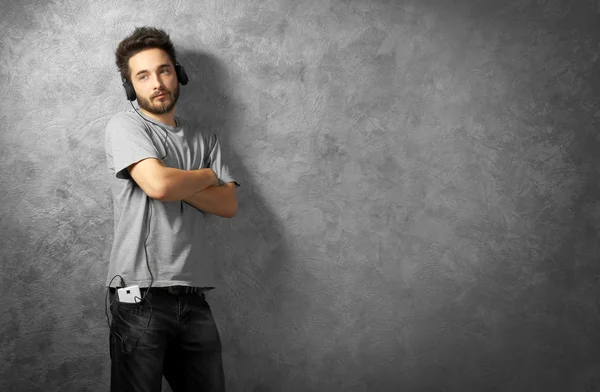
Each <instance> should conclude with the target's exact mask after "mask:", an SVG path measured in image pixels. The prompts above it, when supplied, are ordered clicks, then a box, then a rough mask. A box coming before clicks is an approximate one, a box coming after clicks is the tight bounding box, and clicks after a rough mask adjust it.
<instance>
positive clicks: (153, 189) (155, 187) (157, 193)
mask: <svg viewBox="0 0 600 392" xmlns="http://www.w3.org/2000/svg"><path fill="white" fill-rule="evenodd" d="M146 194H147V195H148V196H149V197H150V198H152V199H156V200H158V201H170V200H169V193H168V189H167V186H166V185H165V184H164V183H163V182H158V181H157V182H156V183H154V184H152V185H151V186H150V187H149V189H148V190H147V191H146Z"/></svg>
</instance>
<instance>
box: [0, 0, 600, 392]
mask: <svg viewBox="0 0 600 392" xmlns="http://www.w3.org/2000/svg"><path fill="white" fill-rule="evenodd" d="M141 25H153V26H158V27H162V28H164V29H166V30H167V31H168V32H169V33H170V34H171V36H172V39H173V40H174V41H175V44H176V47H177V49H178V50H179V60H180V61H181V63H182V64H184V66H185V67H186V69H187V71H188V73H189V74H190V76H191V78H192V82H191V83H190V84H189V85H188V86H186V87H184V88H182V90H181V92H182V95H181V98H180V104H179V109H178V114H181V115H184V116H187V117H193V118H195V119H196V120H198V122H199V123H200V124H202V126H211V127H215V128H216V129H218V132H219V137H220V138H221V141H222V144H223V148H224V149H225V157H226V158H227V159H228V161H229V163H230V167H231V168H232V171H233V173H234V174H235V175H236V177H237V178H238V179H239V180H240V182H241V183H242V184H243V186H242V187H241V188H239V189H238V198H239V201H240V205H239V211H238V214H237V216H236V217H234V218H233V219H231V220H227V219H223V218H218V217H216V216H213V217H211V218H210V219H209V225H210V226H209V229H208V231H209V233H210V235H209V238H210V244H211V246H210V248H209V249H207V252H208V253H209V254H210V255H212V257H213V260H214V262H215V263H217V264H218V266H219V267H218V270H219V282H218V289H217V290H216V291H215V292H214V293H212V294H211V295H210V296H209V298H208V299H209V302H210V304H211V306H212V308H213V312H214V314H215V317H216V319H217V323H218V325H219V328H220V331H221V336H222V340H223V345H224V361H225V369H226V377H227V384H228V388H229V390H230V391H250V392H276V391H351V392H354V391H356V392H358V391H400V390H402V391H592V390H600V354H599V350H598V347H599V345H600V334H598V331H599V328H600V309H599V307H598V297H599V295H600V289H599V283H600V282H599V277H600V266H599V265H598V258H599V255H600V249H599V244H600V242H599V235H600V202H599V197H600V188H599V186H598V179H599V178H600V177H599V174H600V173H599V169H598V167H599V164H600V156H599V154H598V151H600V141H599V138H598V125H599V124H600V88H599V86H600V83H599V75H600V67H599V64H600V61H599V56H600V44H599V38H600V28H599V26H600V2H598V1H560V0H537V1H533V0H531V1H527V0H524V1H493V0H479V1H476V0H472V1H467V0H463V1H461V0H457V1H446V0H437V1H433V0H430V1H405V2H403V1H393V0H388V1H383V0H381V1H376V0H371V1H369V0H355V1H334V0H330V1H329V0H323V1H313V0H294V1H292V0H267V1H259V0H247V1H232V0H202V1H193V2H192V1H189V2H185V1H174V2H165V1H144V2H141V1H139V2H125V1H115V0H107V1H102V2H100V1H90V0H87V1H29V0H28V1H22V2H21V1H16V0H13V1H6V0H4V1H2V3H1V16H0V33H1V34H0V45H1V46H0V86H1V91H2V97H0V120H1V121H0V127H1V136H0V137H1V143H0V189H1V192H2V193H1V195H2V203H0V211H1V217H0V222H1V232H0V390H1V391H9V392H10V391H54V392H58V391H106V390H108V385H109V364H110V362H109V355H108V326H107V320H106V316H105V313H104V312H105V310H104V298H105V294H106V291H105V288H104V287H103V283H104V279H105V276H106V270H107V262H108V255H109V251H110V245H111V242H112V204H111V203H112V201H111V198H110V193H109V190H108V185H107V181H106V175H107V174H106V162H105V158H104V145H103V143H104V127H105V125H106V123H107V121H108V119H109V117H110V116H111V115H112V114H113V113H115V112H117V111H121V110H127V109H128V108H129V105H128V102H127V101H126V100H125V96H124V93H123V90H122V88H121V85H120V80H119V78H118V75H117V71H116V67H115V66H114V55H113V52H114V49H115V48H116V45H117V43H118V42H119V41H120V40H121V39H122V38H123V37H125V36H126V35H127V34H129V33H130V32H131V31H132V30H133V28H134V27H135V26H141ZM165 390H169V389H168V387H165Z"/></svg>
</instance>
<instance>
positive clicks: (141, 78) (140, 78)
mask: <svg viewBox="0 0 600 392" xmlns="http://www.w3.org/2000/svg"><path fill="white" fill-rule="evenodd" d="M147 77H148V76H146V75H142V76H140V77H139V80H144V78H147Z"/></svg>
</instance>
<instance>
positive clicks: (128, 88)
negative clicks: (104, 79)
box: [123, 79, 136, 101]
mask: <svg viewBox="0 0 600 392" xmlns="http://www.w3.org/2000/svg"><path fill="white" fill-rule="evenodd" d="M123 88H125V95H126V96H127V99H128V100H130V101H135V99H136V95H135V89H134V88H133V85H132V84H131V82H130V81H129V80H127V79H123Z"/></svg>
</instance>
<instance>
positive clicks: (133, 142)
mask: <svg viewBox="0 0 600 392" xmlns="http://www.w3.org/2000/svg"><path fill="white" fill-rule="evenodd" d="M106 149H107V152H108V153H109V155H111V156H112V163H113V169H114V170H113V171H114V174H115V175H116V176H117V178H120V179H130V178H131V176H130V175H129V170H127V167H129V165H131V164H133V163H136V162H139V161H141V160H143V159H146V158H157V159H161V158H160V155H159V153H158V150H157V149H156V147H155V145H154V143H153V142H152V138H151V137H150V135H149V134H148V130H147V129H146V128H145V127H144V125H143V124H140V123H139V122H136V121H135V120H134V119H131V118H129V117H127V116H123V115H120V116H115V117H113V118H112V119H111V120H110V121H109V122H108V125H107V126H106Z"/></svg>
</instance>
